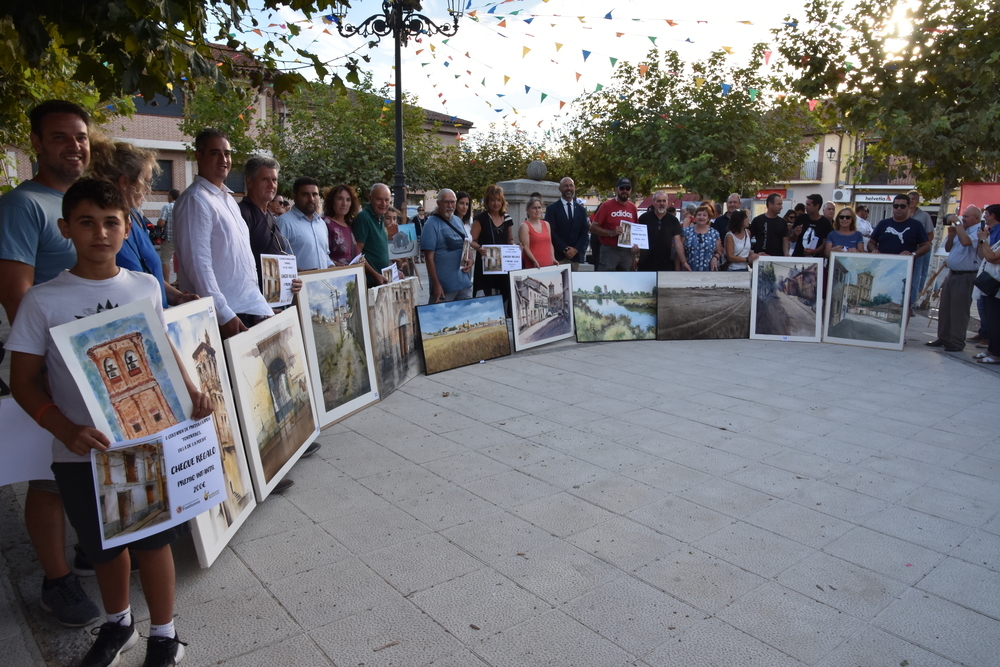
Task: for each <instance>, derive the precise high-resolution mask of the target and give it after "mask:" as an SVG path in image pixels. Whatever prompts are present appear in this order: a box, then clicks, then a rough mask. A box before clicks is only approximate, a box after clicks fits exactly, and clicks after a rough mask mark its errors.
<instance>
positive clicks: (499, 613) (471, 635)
mask: <svg viewBox="0 0 1000 667" xmlns="http://www.w3.org/2000/svg"><path fill="white" fill-rule="evenodd" d="M410 600H411V601H412V602H413V604H415V605H416V606H417V607H419V608H420V609H422V610H423V611H424V612H426V613H427V614H428V615H429V616H430V617H431V618H433V619H434V620H435V621H437V622H438V623H440V624H441V625H442V626H443V627H444V628H445V629H446V630H447V631H448V632H449V633H451V634H452V635H454V636H455V637H457V638H458V639H459V641H461V642H462V643H463V644H465V645H467V646H475V645H476V644H478V643H479V642H481V641H483V640H485V639H486V638H488V637H490V636H492V635H495V634H497V633H499V632H503V631H504V630H507V629H508V628H510V627H512V626H514V625H517V624H518V623H521V622H523V621H526V620H527V619H529V618H531V617H533V616H537V615H539V614H543V613H545V612H547V611H549V610H551V609H552V606H551V605H550V604H549V603H547V602H545V601H544V600H542V599H541V598H539V597H537V596H536V595H534V594H532V593H530V592H528V591H526V590H525V589H523V588H521V587H519V586H518V585H517V584H515V583H514V582H513V581H511V580H510V579H508V578H507V577H505V576H503V575H501V574H499V573H498V572H495V571H493V570H490V569H486V568H484V569H481V570H476V571H474V572H470V573H468V574H464V575H462V576H461V577H457V578H455V579H452V580H451V581H446V582H444V583H441V584H437V585H435V586H432V587H430V588H428V589H426V590H423V591H420V592H419V593H415V594H413V595H412V596H411V597H410Z"/></svg>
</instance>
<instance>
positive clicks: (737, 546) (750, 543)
mask: <svg viewBox="0 0 1000 667" xmlns="http://www.w3.org/2000/svg"><path fill="white" fill-rule="evenodd" d="M692 546H693V547H696V548H698V549H701V550H702V551H704V552H706V553H709V554H712V555H713V556H717V557H719V558H722V559H723V560H726V561H729V562H730V563H732V564H733V565H736V566H738V567H741V568H743V569H745V570H749V571H750V572H753V573H754V574H759V575H761V576H762V577H767V578H768V579H771V578H774V577H775V576H777V574H778V573H779V572H781V571H782V570H784V569H786V568H789V567H791V566H792V565H794V564H795V563H797V562H799V561H800V560H802V559H803V558H807V557H809V556H810V555H812V554H814V553H815V550H814V549H811V548H809V547H807V546H805V545H804V544H799V543H798V542H793V541H792V540H789V539H786V538H784V537H781V536H780V535H775V534H774V533H769V532H767V531H762V530H761V529H760V528H757V527H756V526H752V525H750V524H748V523H744V522H742V521H739V522H736V523H734V524H732V525H729V526H724V527H722V528H721V529H719V530H717V531H716V532H714V533H712V534H711V535H709V536H707V537H704V538H702V539H700V540H698V541H697V542H694V543H692Z"/></svg>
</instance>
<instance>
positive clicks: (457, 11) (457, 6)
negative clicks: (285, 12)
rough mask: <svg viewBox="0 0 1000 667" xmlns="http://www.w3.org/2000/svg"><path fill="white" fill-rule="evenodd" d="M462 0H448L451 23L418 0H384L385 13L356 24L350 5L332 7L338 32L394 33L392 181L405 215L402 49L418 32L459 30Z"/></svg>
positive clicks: (397, 203)
mask: <svg viewBox="0 0 1000 667" xmlns="http://www.w3.org/2000/svg"><path fill="white" fill-rule="evenodd" d="M462 3H463V0H448V13H449V14H450V15H451V17H452V24H451V25H448V24H444V25H440V26H439V25H438V24H436V23H434V22H433V21H431V20H430V19H429V18H427V17H426V16H424V15H423V14H419V13H417V11H416V10H419V9H421V6H420V2H419V0H383V1H382V13H381V14H375V15H374V16H369V17H368V18H366V19H365V20H364V21H362V22H361V23H360V24H358V25H357V26H354V25H351V24H350V23H345V22H344V18H345V17H346V16H347V9H348V7H347V5H345V4H343V3H342V2H340V1H339V0H338V1H337V3H336V6H335V7H334V9H333V16H334V18H335V19H336V23H337V32H339V33H340V34H341V36H343V37H352V36H354V35H361V36H362V37H377V38H382V37H386V36H388V35H392V39H393V42H394V45H395V49H396V171H395V175H394V177H393V182H392V199H393V205H394V206H395V207H396V208H397V209H399V210H400V212H401V213H402V214H403V216H404V217H405V215H406V201H405V199H406V174H405V172H404V171H403V67H402V57H401V50H402V46H403V45H405V44H407V43H408V42H409V40H410V37H414V36H416V35H419V34H425V35H428V36H429V35H434V34H438V33H440V34H442V35H447V36H448V37H451V36H453V35H454V34H455V33H457V32H458V20H459V19H460V18H462V14H463V13H464V12H463V10H462Z"/></svg>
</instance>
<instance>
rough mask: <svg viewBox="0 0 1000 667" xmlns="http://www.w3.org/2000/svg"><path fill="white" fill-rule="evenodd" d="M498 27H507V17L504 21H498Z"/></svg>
mask: <svg viewBox="0 0 1000 667" xmlns="http://www.w3.org/2000/svg"><path fill="white" fill-rule="evenodd" d="M497 27H498V28H506V27H507V19H504V20H503V21H500V23H497Z"/></svg>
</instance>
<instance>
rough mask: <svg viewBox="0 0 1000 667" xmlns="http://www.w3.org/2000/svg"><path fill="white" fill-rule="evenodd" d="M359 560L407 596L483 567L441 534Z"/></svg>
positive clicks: (373, 553) (420, 538)
mask: <svg viewBox="0 0 1000 667" xmlns="http://www.w3.org/2000/svg"><path fill="white" fill-rule="evenodd" d="M359 558H361V560H363V561H364V562H365V563H366V564H367V565H368V567H370V568H372V569H373V570H375V571H376V572H378V573H379V574H380V575H382V578H383V579H385V580H386V581H387V582H388V583H389V585H390V586H392V587H393V588H395V589H396V590H397V591H399V592H400V593H402V594H403V595H404V596H407V595H410V594H411V593H413V592H414V591H420V590H423V589H425V588H430V587H431V586H433V585H434V584H439V583H441V582H442V581H449V580H451V579H454V578H455V577H457V576H460V575H462V574H464V573H466V572H472V571H473V570H476V569H478V568H480V567H482V563H481V562H480V561H478V560H476V559H475V558H473V557H472V556H470V555H468V554H467V553H465V552H464V551H462V550H461V549H459V548H458V547H456V546H455V545H453V544H451V543H450V542H449V541H448V540H447V539H445V538H444V537H441V536H440V535H438V534H437V533H430V534H427V535H421V536H420V537H416V538H414V539H412V540H409V541H407V542H400V543H399V544H394V545H392V546H390V547H386V548H384V549H380V550H378V551H372V552H370V553H367V554H362V555H361V556H359Z"/></svg>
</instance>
